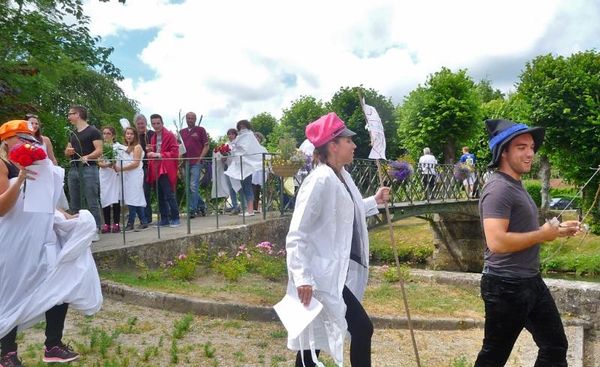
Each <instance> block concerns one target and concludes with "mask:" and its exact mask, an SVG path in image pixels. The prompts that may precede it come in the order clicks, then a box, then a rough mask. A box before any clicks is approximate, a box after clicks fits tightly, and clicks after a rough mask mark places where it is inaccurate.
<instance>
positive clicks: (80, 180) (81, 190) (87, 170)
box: [67, 165, 102, 228]
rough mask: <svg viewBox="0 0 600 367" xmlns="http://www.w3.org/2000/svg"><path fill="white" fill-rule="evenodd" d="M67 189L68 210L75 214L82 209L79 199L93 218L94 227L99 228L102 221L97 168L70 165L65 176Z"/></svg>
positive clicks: (94, 166)
mask: <svg viewBox="0 0 600 367" xmlns="http://www.w3.org/2000/svg"><path fill="white" fill-rule="evenodd" d="M67 186H68V187H69V209H70V210H71V212H72V213H77V212H78V211H79V210H80V209H82V207H83V206H82V203H81V199H82V198H84V199H85V202H86V203H87V209H88V210H89V211H90V213H92V215H93V216H94V220H95V221H96V227H98V228H100V224H101V223H102V219H101V217H100V180H99V178H98V166H96V165H93V166H86V165H83V166H81V167H80V166H75V165H72V166H71V169H70V170H69V175H68V176H67Z"/></svg>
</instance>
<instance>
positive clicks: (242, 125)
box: [235, 120, 252, 131]
mask: <svg viewBox="0 0 600 367" xmlns="http://www.w3.org/2000/svg"><path fill="white" fill-rule="evenodd" d="M235 127H236V128H237V129H238V131H240V130H241V129H243V128H246V129H248V130H252V125H250V121H248V120H240V121H238V123H237V125H236V126H235Z"/></svg>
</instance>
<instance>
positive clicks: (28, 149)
mask: <svg viewBox="0 0 600 367" xmlns="http://www.w3.org/2000/svg"><path fill="white" fill-rule="evenodd" d="M46 157H47V155H46V152H45V151H44V149H42V148H41V147H39V146H36V145H33V144H27V143H25V144H19V145H17V146H15V147H13V148H12V149H11V150H10V153H9V154H8V158H9V159H10V160H11V161H13V162H16V163H18V164H20V165H21V166H23V167H27V166H31V165H32V164H33V162H35V161H39V160H41V159H45V158H46Z"/></svg>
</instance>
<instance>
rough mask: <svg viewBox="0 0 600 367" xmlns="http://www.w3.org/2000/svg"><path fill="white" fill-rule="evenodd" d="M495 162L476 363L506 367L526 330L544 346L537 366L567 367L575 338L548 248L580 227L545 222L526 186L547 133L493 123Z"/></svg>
mask: <svg viewBox="0 0 600 367" xmlns="http://www.w3.org/2000/svg"><path fill="white" fill-rule="evenodd" d="M486 127H487V130H488V133H489V136H490V141H489V146H490V150H491V151H492V161H491V162H490V163H489V165H488V167H490V168H496V167H497V168H498V169H497V171H496V172H495V173H494V174H493V175H492V177H491V178H490V179H489V180H488V181H487V182H486V184H485V186H484V188H483V192H482V194H481V199H480V201H479V212H480V216H481V221H482V225H483V230H484V233H485V239H486V248H485V257H484V266H483V276H482V278H481V297H482V298H483V301H484V303H485V331H484V339H483V346H482V348H481V351H480V352H479V355H478V357H477V360H476V361H475V366H504V364H505V363H506V361H507V359H508V357H509V355H510V352H511V350H512V348H513V345H514V343H515V341H516V339H517V337H518V336H519V334H520V333H521V331H522V330H523V328H526V329H527V330H528V331H529V332H530V333H531V334H532V335H533V339H534V340H535V342H536V344H537V345H538V347H539V352H538V356H537V360H536V363H535V366H567V361H566V355H567V346H568V342H567V338H566V336H565V332H564V329H563V325H562V322H561V319H560V315H559V313H558V309H557V308H556V304H555V303H554V299H553V298H552V295H551V294H550V291H549V290H548V287H547V286H546V284H545V283H544V281H543V280H542V278H541V276H540V272H539V268H540V257H539V252H540V245H541V244H542V243H543V242H546V241H552V240H554V239H555V238H557V237H564V236H571V235H574V234H576V233H577V232H578V231H579V225H580V223H579V222H577V221H567V222H563V223H560V224H558V223H550V222H548V223H545V224H544V225H543V226H541V227H540V225H539V222H538V208H537V206H536V205H535V203H534V202H533V200H532V199H531V196H530V195H529V194H528V193H527V191H526V190H525V188H524V187H523V184H522V182H521V175H523V174H525V173H527V172H529V171H530V170H531V165H532V163H533V157H534V155H535V152H536V151H537V150H538V149H539V148H540V146H541V145H542V142H543V140H544V129H543V128H540V127H531V128H530V127H528V126H527V125H525V124H520V123H515V122H512V121H508V120H487V121H486Z"/></svg>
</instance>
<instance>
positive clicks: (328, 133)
mask: <svg viewBox="0 0 600 367" xmlns="http://www.w3.org/2000/svg"><path fill="white" fill-rule="evenodd" d="M305 133H306V137H307V138H308V140H309V141H310V142H311V143H313V145H314V146H315V147H316V148H318V147H320V146H323V145H325V144H327V143H329V142H330V141H331V140H333V139H334V138H336V137H338V136H354V135H356V133H355V132H354V131H352V130H350V129H348V128H347V127H346V124H344V121H342V120H341V119H340V118H339V117H338V115H336V114H335V112H329V113H328V114H327V115H325V116H321V117H319V119H318V120H316V121H313V122H311V123H310V124H308V125H307V126H306V130H305Z"/></svg>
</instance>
